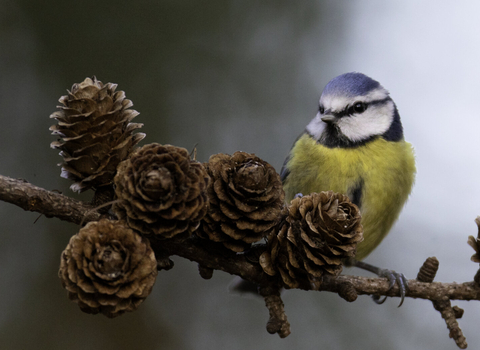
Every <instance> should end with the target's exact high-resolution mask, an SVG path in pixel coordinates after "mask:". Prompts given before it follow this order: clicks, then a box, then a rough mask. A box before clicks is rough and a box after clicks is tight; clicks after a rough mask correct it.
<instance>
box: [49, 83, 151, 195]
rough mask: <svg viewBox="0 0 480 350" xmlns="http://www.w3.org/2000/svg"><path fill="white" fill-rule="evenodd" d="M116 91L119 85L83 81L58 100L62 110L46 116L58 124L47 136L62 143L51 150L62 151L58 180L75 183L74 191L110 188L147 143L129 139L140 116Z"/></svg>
mask: <svg viewBox="0 0 480 350" xmlns="http://www.w3.org/2000/svg"><path fill="white" fill-rule="evenodd" d="M116 88H117V84H112V83H108V84H105V85H104V84H103V83H102V82H101V81H99V80H97V78H95V77H93V78H92V79H90V78H86V79H85V80H84V81H83V82H81V83H80V84H74V85H73V86H72V91H69V92H68V95H65V96H62V97H60V99H59V102H60V103H61V104H62V105H63V106H59V107H58V108H60V110H59V111H57V112H55V113H53V114H52V115H51V116H50V118H55V119H56V120H57V121H58V124H56V125H52V126H51V127H50V130H51V131H52V134H53V135H57V136H59V137H60V139H59V140H58V141H54V142H52V143H51V144H50V146H51V147H52V148H56V149H59V150H60V155H61V156H62V157H63V160H64V162H63V163H62V164H59V165H61V166H62V173H61V175H60V176H62V177H64V178H66V179H71V180H73V181H75V183H74V184H73V185H72V186H70V188H71V189H72V190H73V191H76V192H83V191H85V190H87V189H89V188H94V189H96V188H98V187H99V186H103V185H109V184H111V183H112V181H113V177H114V176H115V172H116V169H117V166H118V164H119V163H120V162H121V161H122V160H124V159H126V158H127V157H128V155H129V154H130V152H131V151H132V149H133V146H135V145H136V144H137V143H138V142H140V141H141V140H142V139H143V138H144V137H145V134H143V133H136V134H134V133H133V132H134V131H135V130H136V129H138V128H140V127H142V125H143V124H137V123H131V121H132V119H133V118H135V117H136V116H137V115H138V112H137V111H135V110H133V109H129V108H130V107H131V106H133V103H132V101H130V100H128V99H126V98H125V93H124V92H123V91H117V92H115V89H116Z"/></svg>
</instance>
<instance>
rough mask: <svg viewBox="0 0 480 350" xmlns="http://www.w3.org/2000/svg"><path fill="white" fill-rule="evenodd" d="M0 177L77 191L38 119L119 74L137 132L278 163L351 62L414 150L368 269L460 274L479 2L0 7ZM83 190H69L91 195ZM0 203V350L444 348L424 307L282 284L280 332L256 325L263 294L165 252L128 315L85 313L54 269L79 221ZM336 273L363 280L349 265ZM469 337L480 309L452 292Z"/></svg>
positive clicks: (202, 150) (475, 170)
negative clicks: (237, 290)
mask: <svg viewBox="0 0 480 350" xmlns="http://www.w3.org/2000/svg"><path fill="white" fill-rule="evenodd" d="M0 8H1V11H0V110H1V112H0V113H1V122H2V127H1V128H0V174H1V175H6V176H10V177H14V178H24V179H26V180H28V181H30V182H32V183H33V184H35V185H38V186H41V187H44V188H46V189H50V190H53V189H55V190H59V191H62V192H63V193H65V194H66V195H72V196H75V197H79V196H76V195H73V194H72V193H71V191H70V190H69V189H68V187H69V186H70V182H69V181H67V180H65V179H61V178H60V177H59V175H60V168H59V167H57V166H56V164H57V163H59V162H60V161H61V157H60V156H58V154H57V153H58V152H57V151H56V150H52V149H50V148H49V144H50V142H51V141H53V140H54V139H55V138H54V137H53V136H51V135H50V133H49V130H48V128H49V126H50V125H52V124H54V121H53V120H50V119H49V115H50V114H51V113H52V112H54V111H55V109H56V106H57V105H58V102H57V100H58V98H59V97H60V96H61V95H64V94H65V93H66V89H69V88H70V87H71V86H72V84H73V83H77V82H81V81H83V80H84V78H85V77H87V76H92V75H96V76H97V77H98V79H100V80H102V81H103V82H104V83H107V82H114V83H118V84H119V87H118V90H124V91H125V92H126V95H127V98H129V99H131V100H132V101H133V102H134V105H135V107H134V108H135V109H136V110H138V111H139V112H140V113H141V114H140V116H138V117H137V118H136V119H135V121H136V122H141V123H144V124H145V126H144V128H143V129H142V131H143V132H146V133H147V137H146V139H145V140H144V141H143V142H142V144H145V143H151V142H159V143H170V144H174V145H177V146H182V147H186V148H187V149H192V148H193V147H194V145H195V144H198V146H197V149H198V159H199V160H200V161H207V160H208V157H209V156H210V155H212V154H215V153H220V152H221V153H230V154H231V153H233V152H235V151H237V150H242V151H247V152H252V153H256V154H257V155H258V156H260V157H261V158H263V159H265V160H266V161H268V162H270V163H271V164H272V165H273V166H275V168H276V169H277V170H280V168H281V165H282V163H283V159H284V158H285V156H286V154H287V152H288V150H289V149H290V147H291V145H292V143H293V141H294V140H295V138H296V137H297V135H298V134H299V133H301V132H302V131H303V129H304V127H305V125H306V124H307V123H308V122H309V120H310V119H311V118H313V116H314V115H315V113H316V110H317V103H318V102H317V101H318V97H319V95H320V93H321V91H322V89H323V87H324V86H325V84H326V83H327V82H328V81H329V80H330V79H331V78H333V77H335V76H337V75H339V74H341V73H345V72H349V71H359V72H363V73H365V74H367V75H369V76H371V77H372V78H374V79H376V80H378V81H380V82H381V83H382V85H383V86H384V87H386V88H387V89H388V90H389V91H390V93H391V96H392V97H393V99H394V101H395V102H396V104H397V106H398V108H399V111H400V115H401V117H402V121H403V125H404V129H405V135H406V138H407V140H409V141H410V142H411V143H412V144H413V145H414V147H415V151H416V157H417V167H418V175H417V180H416V185H415V188H414V191H413V193H412V195H411V197H410V200H409V202H408V203H407V205H406V207H405V209H404V211H403V213H402V215H401V216H400V219H399V221H398V223H397V224H396V226H395V227H394V229H393V231H392V232H391V233H390V235H389V236H388V237H387V238H386V239H385V240H384V242H383V243H382V244H381V245H380V247H379V248H378V249H377V250H376V251H375V252H374V253H372V254H371V255H370V256H369V257H368V258H367V260H366V261H367V262H370V263H372V264H376V265H379V266H382V267H388V268H392V269H395V270H397V271H401V272H403V273H405V274H406V276H407V277H409V278H415V276H416V274H417V272H418V269H419V267H420V266H421V264H422V263H423V261H424V260H425V258H427V257H429V256H436V257H437V258H438V259H439V261H440V270H439V272H438V274H437V279H436V280H438V281H443V282H452V281H457V282H464V281H471V280H472V279H473V276H474V274H475V272H476V270H477V267H478V265H476V264H474V263H472V262H470V256H471V255H472V254H473V250H472V249H471V248H470V247H469V246H468V245H467V243H466V242H467V237H468V236H469V235H474V236H476V232H477V229H476V226H475V224H474V219H475V217H476V216H477V215H479V214H480V184H479V181H478V174H479V170H480V166H479V164H480V137H479V130H480V108H479V102H478V101H479V100H480V98H479V97H480V64H479V62H480V35H479V33H480V22H479V21H478V18H479V17H480V3H479V2H476V1H464V2H460V3H459V2H457V1H455V2H454V1H442V2H437V1H423V2H417V1H414V0H401V1H400V0H398V1H388V2H383V1H367V0H365V1H335V0H330V1H301V2H294V1H279V0H276V1H261V2H260V1H240V0H236V1H233V0H231V1H219V0H209V1H181V0H180V1H179V0H175V1H174V0H162V1H155V2H154V1H142V0H138V1H135V2H133V1H129V2H121V1H112V0H103V1H91V0H83V1H69V0H61V1H60V0H44V1H42V2H40V1H31V0H15V1H13V0H0ZM90 195H91V194H90V193H86V194H82V196H80V198H82V199H85V200H89V199H90ZM38 216H39V215H38V214H36V213H31V212H24V211H23V210H22V209H19V208H17V207H15V206H13V205H10V204H6V203H3V202H1V203H0V281H1V282H0V343H1V346H0V347H1V348H2V349H85V348H90V349H181V350H183V349H245V348H248V349H272V348H275V349H319V348H323V349H391V350H394V349H455V348H456V346H455V344H454V342H453V341H452V340H451V339H449V338H448V331H447V329H446V326H445V324H444V322H443V320H442V319H441V317H440V314H439V313H438V312H437V311H435V310H434V309H433V307H432V305H431V303H430V302H427V301H424V300H414V299H407V300H406V302H405V303H404V305H403V306H402V307H401V308H399V309H398V308H397V305H398V302H399V300H398V298H394V299H389V300H387V302H386V303H385V304H384V305H382V306H378V305H375V304H374V303H373V302H372V301H371V299H370V298H369V297H366V296H363V297H359V298H358V300H357V301H356V302H354V303H351V304H348V303H346V302H345V301H343V300H342V299H340V298H339V297H338V296H337V295H334V294H331V293H314V292H310V293H307V292H303V291H288V292H286V293H285V295H284V302H285V308H286V312H287V315H288V317H289V321H290V323H291V328H292V334H291V335H290V336H289V337H288V338H286V339H280V338H278V336H276V335H270V334H268V333H267V332H266V330H265V324H266V321H267V319H268V312H267V310H266V308H265V307H264V306H263V302H262V301H261V300H252V299H248V298H240V297H236V296H232V295H231V294H229V293H228V292H227V286H228V284H229V282H230V281H231V276H230V275H228V274H225V273H223V272H216V273H215V274H214V277H213V279H212V280H209V281H205V280H202V279H201V278H200V276H199V275H198V273H197V266H196V264H194V263H192V262H190V261H186V260H183V259H181V258H178V257H176V258H175V257H174V260H175V264H176V265H175V268H174V269H173V270H171V271H168V272H165V271H162V272H161V273H160V274H159V276H158V278H157V282H156V285H155V287H154V290H153V292H152V294H151V295H150V296H149V298H147V300H146V301H145V302H144V303H143V304H142V306H141V307H140V309H139V310H138V311H136V312H134V313H129V314H126V315H123V316H121V317H119V318H116V319H107V318H105V317H103V316H101V315H99V316H92V315H87V314H84V313H82V312H81V311H80V309H79V308H78V307H77V305H76V304H74V303H72V302H70V301H69V300H68V298H67V296H66V291H65V290H64V289H63V288H62V287H61V284H60V281H59V279H58V277H57V271H58V265H59V261H60V254H61V252H62V250H63V249H64V247H65V246H66V244H67V242H68V240H69V238H70V236H71V235H73V234H74V233H75V232H76V231H77V230H78V227H77V226H75V225H73V224H69V223H65V222H61V221H60V220H58V219H47V218H45V217H41V218H40V219H39V220H38V221H37V222H36V223H35V220H36V219H37V218H38ZM346 273H348V274H363V273H362V272H360V271H358V270H356V269H349V270H347V271H346ZM456 304H458V305H459V306H460V307H462V308H465V315H464V317H463V318H462V319H461V320H459V323H460V326H461V328H462V329H463V331H464V333H465V336H466V337H467V341H468V343H469V345H470V347H469V348H472V349H475V348H478V347H479V346H480V333H479V332H478V323H479V322H480V303H479V302H458V303H456Z"/></svg>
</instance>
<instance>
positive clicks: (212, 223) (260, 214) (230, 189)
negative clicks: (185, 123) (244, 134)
mask: <svg viewBox="0 0 480 350" xmlns="http://www.w3.org/2000/svg"><path fill="white" fill-rule="evenodd" d="M205 167H206V168H207V172H208V174H209V175H210V178H211V182H210V185H209V186H208V199H209V202H210V209H209V211H208V214H207V215H206V216H205V218H204V220H203V223H202V226H201V228H200V229H199V230H198V231H197V235H198V236H199V237H201V238H205V239H209V240H212V241H215V242H221V243H223V245H224V246H225V247H227V248H228V249H230V250H233V251H235V252H241V251H244V250H245V249H247V248H248V247H250V245H251V244H252V243H254V242H258V241H260V240H261V239H262V238H263V237H265V236H267V235H268V234H269V233H270V232H271V231H272V230H273V229H274V226H275V225H276V224H277V222H278V221H279V218H280V213H281V210H282V207H283V201H284V198H285V193H284V192H283V188H282V183H281V180H280V176H279V175H278V174H277V173H276V171H275V169H274V168H273V167H272V166H271V165H270V164H268V163H267V162H265V161H263V160H262V159H260V158H258V157H256V156H255V155H254V154H249V153H245V152H235V153H234V154H233V155H232V156H230V155H227V154H216V155H213V156H211V157H210V159H209V161H208V163H207V164H205Z"/></svg>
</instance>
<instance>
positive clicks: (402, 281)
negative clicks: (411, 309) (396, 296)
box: [350, 260, 408, 307]
mask: <svg viewBox="0 0 480 350" xmlns="http://www.w3.org/2000/svg"><path fill="white" fill-rule="evenodd" d="M350 263H352V262H350ZM352 265H353V266H356V267H359V268H361V269H364V270H367V271H370V272H373V273H374V274H376V275H377V276H378V277H385V278H386V279H388V290H391V289H392V288H393V287H394V286H395V284H397V285H398V288H399V291H400V304H399V305H398V307H400V306H402V304H403V301H404V300H405V295H406V293H407V291H408V280H407V278H406V277H405V275H404V274H403V273H398V272H395V271H393V270H388V269H381V268H378V267H376V266H373V265H370V264H367V263H364V262H363V261H357V260H354V261H353V263H352ZM372 299H373V301H374V302H375V303H377V304H383V303H384V302H385V300H387V297H384V298H381V297H380V296H378V295H374V296H373V297H372Z"/></svg>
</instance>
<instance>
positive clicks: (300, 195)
mask: <svg viewBox="0 0 480 350" xmlns="http://www.w3.org/2000/svg"><path fill="white" fill-rule="evenodd" d="M302 197H303V193H297V194H296V195H295V197H293V199H295V198H302Z"/></svg>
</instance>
